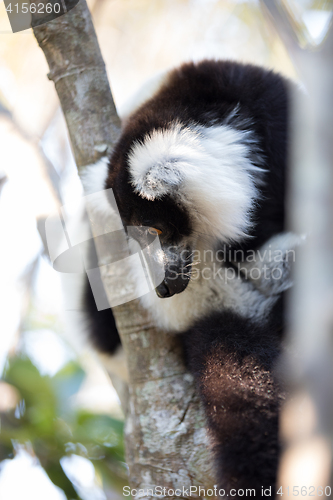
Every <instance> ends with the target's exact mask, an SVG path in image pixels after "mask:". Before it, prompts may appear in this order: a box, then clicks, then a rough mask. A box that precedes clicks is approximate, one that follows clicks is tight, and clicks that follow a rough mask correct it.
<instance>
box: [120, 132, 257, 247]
mask: <svg viewBox="0 0 333 500" xmlns="http://www.w3.org/2000/svg"><path fill="white" fill-rule="evenodd" d="M255 144H256V143H255V140H254V138H253V137H252V135H251V133H250V132H248V131H240V130H236V129H235V128H233V127H231V126H230V125H214V126H212V127H203V126H196V125H193V126H191V127H185V126H183V125H181V124H180V123H176V124H174V125H173V126H172V127H170V128H169V129H167V130H154V131H153V132H151V133H150V134H148V135H146V137H145V139H144V141H143V143H141V142H140V143H139V142H138V143H136V144H135V145H134V146H133V147H132V149H131V152H130V155H129V166H130V174H131V180H132V185H133V188H134V190H135V191H136V192H137V193H138V194H139V195H140V196H141V197H142V198H146V199H148V200H155V199H160V198H162V197H163V196H164V195H171V196H172V197H173V198H174V199H178V200H179V201H180V202H181V203H182V204H183V205H184V206H185V207H186V208H187V209H188V211H189V213H190V214H191V216H192V217H193V218H194V219H195V224H194V225H195V229H196V230H197V231H198V232H199V233H203V234H206V235H207V236H210V237H213V238H219V239H220V240H222V241H229V240H235V239H239V238H242V237H244V236H246V233H247V231H248V229H249V226H250V224H251V222H250V213H251V210H252V208H253V203H254V200H255V199H257V198H258V191H257V189H256V185H255V180H254V176H253V173H254V172H255V173H256V177H257V178H259V179H260V177H261V176H260V174H261V173H262V172H263V170H262V169H261V168H260V167H258V166H257V165H254V164H253V162H252V161H251V158H253V149H255V150H257V148H256V147H255V148H254V147H253V146H254V145H255ZM258 163H259V164H260V163H262V160H261V158H260V156H259V154H258V161H257V164H258ZM258 176H259V177H258Z"/></svg>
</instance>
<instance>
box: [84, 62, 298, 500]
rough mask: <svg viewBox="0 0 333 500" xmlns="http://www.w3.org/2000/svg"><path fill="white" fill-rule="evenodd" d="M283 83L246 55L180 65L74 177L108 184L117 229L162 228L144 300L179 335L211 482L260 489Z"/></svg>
mask: <svg viewBox="0 0 333 500" xmlns="http://www.w3.org/2000/svg"><path fill="white" fill-rule="evenodd" d="M288 86H289V83H288V82H287V81H286V80H285V79H284V78H282V77H281V76H279V75H277V74H275V73H273V72H271V71H266V70H264V69H262V68H259V67H256V66H252V65H243V64H238V63H236V62H230V61H209V60H206V61H203V62H200V63H197V64H194V63H188V64H184V65H183V66H181V67H180V68H178V69H175V70H173V71H171V72H169V73H168V74H167V75H166V76H165V77H164V79H162V80H161V81H159V84H158V85H155V88H154V89H153V91H152V95H151V96H150V97H147V98H145V99H143V102H141V104H140V105H139V106H138V107H137V108H136V109H135V110H134V111H133V112H132V113H131V114H130V115H129V116H128V117H127V118H126V120H125V122H124V126H123V130H122V133H121V137H120V139H119V141H118V143H117V145H116V147H115V149H114V151H113V154H112V156H111V158H110V160H109V162H105V161H104V160H101V161H100V162H99V164H97V165H94V166H93V168H91V169H88V173H87V174H86V176H85V179H84V182H85V184H86V189H87V190H88V191H89V189H90V187H91V186H92V185H93V186H94V189H95V190H97V188H98V187H99V189H108V188H112V190H113V193H114V196H115V199H116V202H117V205H118V209H119V212H120V215H121V218H122V221H123V223H124V226H125V227H126V226H138V229H139V233H140V228H142V231H143V232H144V231H146V230H147V229H144V228H147V227H148V228H150V229H148V231H150V232H151V233H153V234H155V235H158V236H159V240H160V244H161V249H160V255H159V258H160V261H161V262H162V263H163V266H164V279H163V281H162V282H161V283H160V284H159V285H158V286H157V287H156V289H155V291H152V292H151V293H148V294H146V295H144V296H143V297H141V302H142V305H143V307H145V308H146V309H147V310H148V311H149V312H150V313H151V316H152V318H153V320H154V321H155V323H156V325H157V326H158V327H160V328H163V329H165V330H168V331H170V332H179V333H180V334H182V336H183V339H184V352H185V357H186V360H187V363H188V367H189V370H190V371H191V372H192V374H193V375H194V377H195V380H196V383H197V387H198V390H199V392H200V395H201V398H202V401H203V404H204V407H205V411H206V416H207V427H208V429H209V433H210V436H211V438H212V443H213V448H214V453H215V456H216V463H217V467H218V476H219V477H218V481H219V486H220V488H224V489H225V490H226V491H228V490H230V489H231V488H236V489H237V488H255V489H256V496H261V491H262V487H264V488H268V487H269V486H271V487H272V489H273V491H274V487H275V485H276V484H275V483H276V475H277V465H278V456H279V438H278V421H279V409H280V406H281V402H282V400H283V390H282V389H281V387H280V385H279V383H278V381H277V380H276V377H275V372H274V366H275V363H276V360H277V358H278V356H279V353H280V348H281V341H282V338H283V330H284V318H283V292H284V290H285V289H287V288H288V287H289V286H290V283H291V282H290V279H289V274H290V269H289V268H290V262H289V261H288V257H287V254H288V253H289V252H290V250H291V249H293V248H294V247H295V245H296V244H297V239H295V237H294V236H293V235H291V234H289V233H284V232H283V231H284V222H285V208H284V203H285V178H286V158H287V149H288V134H287V127H288V109H289V90H288ZM139 233H138V234H139ZM138 239H139V240H140V236H138ZM207 256H208V257H207ZM221 256H223V258H221ZM289 256H290V255H289ZM289 260H290V259H289ZM138 287H139V288H140V283H138ZM138 295H141V294H140V293H139V294H138ZM85 300H86V309H87V311H88V313H89V315H90V319H91V330H92V336H93V339H94V341H95V344H96V345H97V346H98V347H99V348H100V350H102V351H104V352H107V353H110V354H112V353H113V352H114V351H115V350H116V348H117V346H118V344H119V342H120V341H119V337H118V333H117V330H116V327H115V323H114V320H113V316H112V312H111V310H110V309H109V310H105V311H101V312H98V311H97V309H96V306H95V303H94V300H93V297H92V294H91V292H90V289H89V288H87V291H86V297H85Z"/></svg>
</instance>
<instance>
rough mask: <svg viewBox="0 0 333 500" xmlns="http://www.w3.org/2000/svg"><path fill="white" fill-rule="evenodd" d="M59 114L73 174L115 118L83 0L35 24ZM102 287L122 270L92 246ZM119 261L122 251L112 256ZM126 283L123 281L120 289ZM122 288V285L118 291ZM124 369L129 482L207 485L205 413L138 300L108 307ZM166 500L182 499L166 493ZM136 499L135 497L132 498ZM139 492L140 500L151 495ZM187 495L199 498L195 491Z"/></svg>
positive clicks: (111, 284)
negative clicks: (126, 370)
mask: <svg viewBox="0 0 333 500" xmlns="http://www.w3.org/2000/svg"><path fill="white" fill-rule="evenodd" d="M34 34H35V36H36V38H37V40H38V43H39V45H40V47H41V48H42V50H43V51H44V54H45V57H46V59H47V62H48V64H49V68H50V73H49V75H48V76H49V78H50V79H51V80H53V81H54V83H55V87H56V90H57V93H58V96H59V99H60V102H61V106H62V109H63V112H64V115H65V118H66V122H67V126H68V131H69V135H70V139H71V143H72V147H73V152H74V156H75V160H76V164H77V167H78V169H79V173H80V174H82V173H83V172H84V170H85V167H86V166H87V165H89V164H92V163H94V162H95V161H96V160H97V159H98V158H99V157H100V156H101V154H110V153H111V151H112V148H113V146H114V144H115V142H116V140H117V138H118V136H119V131H120V121H119V118H118V116H117V112H116V109H115V106H114V103H113V99H112V95H111V91H110V88H109V84H108V80H107V76H106V71H105V67H104V62H103V59H102V56H101V52H100V49H99V46H98V42H97V38H96V34H95V30H94V27H93V24H92V20H91V16H90V13H89V10H88V7H87V5H86V2H85V0H81V1H80V2H79V4H78V5H77V6H76V7H75V8H74V9H72V10H71V11H70V12H69V13H67V14H65V15H63V16H62V17H59V18H57V19H55V20H54V21H51V22H49V23H47V24H44V25H41V26H39V27H35V28H34ZM98 253H99V260H100V264H101V262H103V268H102V274H103V276H102V277H103V281H104V286H105V289H106V292H107V295H108V298H109V300H110V303H113V302H112V299H113V295H114V290H115V289H116V288H117V289H119V284H118V286H117V287H116V286H115V282H117V281H118V283H119V279H122V282H123V284H124V285H125V284H126V285H127V286H128V277H127V275H126V269H124V270H123V269H122V270H121V276H119V275H117V276H114V275H112V273H111V272H110V268H108V262H107V261H106V260H105V259H103V248H98ZM118 257H119V259H121V257H122V255H121V254H119V256H118ZM124 288H125V286H124V287H123V289H124ZM124 293H125V291H124ZM113 312H114V315H115V318H116V323H117V327H118V330H119V332H120V336H121V339H122V344H123V346H124V349H125V352H126V356H127V359H128V361H129V362H128V367H129V395H130V400H129V405H128V411H127V415H126V419H127V423H126V450H127V463H128V465H129V471H130V486H131V488H135V489H139V488H141V489H148V488H154V487H155V486H161V487H166V488H169V489H173V490H174V489H176V488H180V489H182V488H183V487H185V488H189V487H190V486H192V487H195V486H204V487H206V488H207V487H211V486H212V484H213V483H214V479H213V477H212V474H213V466H212V461H211V456H210V451H209V447H208V438H207V435H206V431H205V418H204V413H203V409H202V408H201V406H200V402H199V399H198V397H197V394H196V390H195V387H194V382H193V379H192V376H191V375H190V374H188V373H187V372H186V369H185V367H184V363H183V360H182V353H181V346H180V343H179V340H178V338H177V337H174V336H171V335H167V334H166V333H164V332H162V331H160V330H157V329H156V328H154V326H152V324H151V323H150V321H149V318H148V317H147V314H146V313H145V312H144V311H142V309H141V308H140V307H139V304H138V301H131V302H129V303H127V304H124V305H121V306H117V307H115V308H114V309H113ZM166 496H167V497H168V498H182V497H183V495H181V496H179V494H178V492H177V495H175V494H172V492H171V491H170V492H169V493H167V494H166ZM138 497H139V492H138V495H134V498H138ZM155 497H157V494H156V493H152V492H151V491H150V492H146V493H145V494H143V495H142V494H140V498H155ZM186 498H203V497H202V496H201V495H199V494H198V493H197V492H196V491H195V490H194V489H193V490H192V495H190V496H186Z"/></svg>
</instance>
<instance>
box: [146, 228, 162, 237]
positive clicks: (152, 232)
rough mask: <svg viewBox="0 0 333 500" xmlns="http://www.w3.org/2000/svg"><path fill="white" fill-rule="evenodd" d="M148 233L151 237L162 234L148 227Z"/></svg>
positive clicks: (158, 230)
mask: <svg viewBox="0 0 333 500" xmlns="http://www.w3.org/2000/svg"><path fill="white" fill-rule="evenodd" d="M148 233H149V234H151V235H153V236H158V235H160V234H162V231H161V230H160V229H156V227H150V228H149V229H148Z"/></svg>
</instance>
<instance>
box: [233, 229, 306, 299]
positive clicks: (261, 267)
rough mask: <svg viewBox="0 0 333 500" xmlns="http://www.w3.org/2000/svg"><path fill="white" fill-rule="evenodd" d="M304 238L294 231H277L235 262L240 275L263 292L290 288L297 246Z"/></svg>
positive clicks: (267, 293) (268, 292) (273, 292)
mask: <svg viewBox="0 0 333 500" xmlns="http://www.w3.org/2000/svg"><path fill="white" fill-rule="evenodd" d="M304 240H305V237H304V236H298V235H296V234H294V233H280V234H278V235H275V236H273V237H272V238H270V239H269V240H268V241H267V242H266V243H265V244H264V245H263V246H261V247H260V248H259V249H258V250H256V252H255V254H254V256H253V257H252V256H251V259H248V260H247V261H245V262H241V263H240V262H237V263H234V264H235V266H237V268H238V269H239V272H240V273H241V275H243V276H244V277H245V278H246V279H247V280H249V281H251V283H253V284H254V286H255V287H256V289H257V290H259V291H260V292H261V293H263V294H264V295H266V296H270V295H277V294H279V293H281V292H284V291H285V290H287V289H288V288H290V287H291V286H292V284H293V282H292V267H293V263H294V262H295V260H296V255H297V248H298V247H299V245H301V244H302V243H303V242H304Z"/></svg>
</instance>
